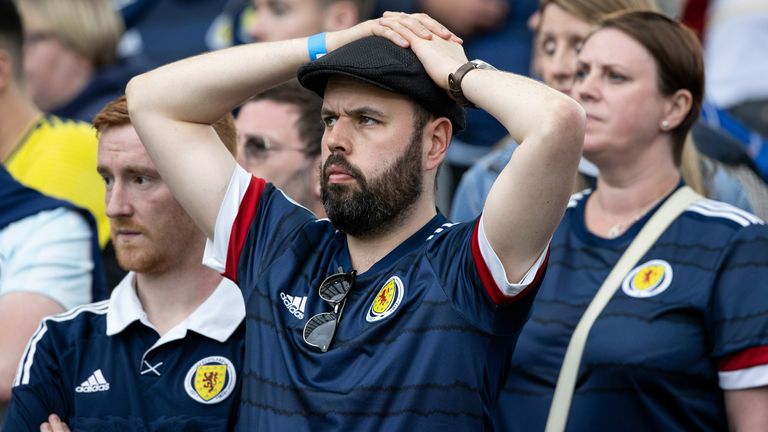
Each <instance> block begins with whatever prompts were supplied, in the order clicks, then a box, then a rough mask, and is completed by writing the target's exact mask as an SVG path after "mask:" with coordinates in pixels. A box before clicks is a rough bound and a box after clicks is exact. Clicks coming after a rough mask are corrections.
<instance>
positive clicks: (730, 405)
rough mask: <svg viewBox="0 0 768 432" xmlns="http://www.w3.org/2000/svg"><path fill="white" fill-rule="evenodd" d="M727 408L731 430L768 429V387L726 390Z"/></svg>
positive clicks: (739, 431) (738, 431) (740, 431)
mask: <svg viewBox="0 0 768 432" xmlns="http://www.w3.org/2000/svg"><path fill="white" fill-rule="evenodd" d="M725 409H726V413H727V414H728V425H729V428H730V430H732V431H736V432H743V431H748V432H751V431H765V430H768V387H756V388H751V389H744V390H729V391H726V392H725Z"/></svg>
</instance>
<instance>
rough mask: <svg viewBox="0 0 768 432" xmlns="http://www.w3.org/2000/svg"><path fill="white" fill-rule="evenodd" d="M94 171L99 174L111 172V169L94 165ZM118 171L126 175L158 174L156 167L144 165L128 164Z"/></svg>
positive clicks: (156, 175)
mask: <svg viewBox="0 0 768 432" xmlns="http://www.w3.org/2000/svg"><path fill="white" fill-rule="evenodd" d="M96 171H97V172H98V173H99V174H101V175H105V174H110V173H112V170H111V169H109V168H108V167H106V166H104V165H98V166H97V167H96ZM120 171H121V172H122V173H124V174H128V175H150V176H155V177H159V176H160V175H159V173H158V172H157V170H156V169H154V168H149V167H145V166H137V165H128V166H126V167H123V168H122V169H121V170H120Z"/></svg>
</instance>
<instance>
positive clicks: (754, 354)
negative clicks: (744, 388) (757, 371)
mask: <svg viewBox="0 0 768 432" xmlns="http://www.w3.org/2000/svg"><path fill="white" fill-rule="evenodd" d="M764 364H768V346H758V347H753V348H747V349H745V350H744V351H739V352H737V353H735V354H731V355H728V356H725V357H723V358H721V359H720V372H731V371H735V370H741V369H746V368H750V367H753V366H761V365H764Z"/></svg>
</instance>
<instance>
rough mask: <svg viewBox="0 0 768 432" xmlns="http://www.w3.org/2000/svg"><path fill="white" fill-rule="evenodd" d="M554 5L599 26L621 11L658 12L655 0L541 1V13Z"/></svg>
mask: <svg viewBox="0 0 768 432" xmlns="http://www.w3.org/2000/svg"><path fill="white" fill-rule="evenodd" d="M550 4H554V5H557V6H560V7H561V8H563V10H565V11H566V12H568V13H570V14H572V15H574V16H576V17H577V18H579V19H580V20H582V21H585V22H587V23H589V24H591V25H597V24H599V23H600V20H601V19H602V18H603V17H604V16H605V15H608V14H611V13H615V12H620V11H657V10H658V7H657V6H656V2H655V1H654V0H540V1H539V13H543V12H544V9H545V8H546V7H547V6H548V5H550Z"/></svg>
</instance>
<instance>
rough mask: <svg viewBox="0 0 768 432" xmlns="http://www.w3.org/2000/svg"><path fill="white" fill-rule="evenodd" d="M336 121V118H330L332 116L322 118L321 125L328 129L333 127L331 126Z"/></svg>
mask: <svg viewBox="0 0 768 432" xmlns="http://www.w3.org/2000/svg"><path fill="white" fill-rule="evenodd" d="M336 120H337V118H336V117H332V116H327V117H323V124H325V127H329V128H330V127H333V125H335V124H336Z"/></svg>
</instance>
